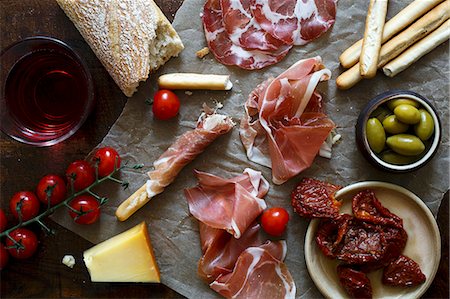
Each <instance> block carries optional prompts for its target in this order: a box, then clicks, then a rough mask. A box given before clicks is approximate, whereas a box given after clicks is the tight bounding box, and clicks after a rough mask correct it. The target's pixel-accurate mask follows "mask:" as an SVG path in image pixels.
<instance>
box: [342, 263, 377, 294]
mask: <svg viewBox="0 0 450 299" xmlns="http://www.w3.org/2000/svg"><path fill="white" fill-rule="evenodd" d="M337 272H338V276H339V281H340V282H341V285H342V286H343V287H344V289H345V290H346V291H347V293H348V294H349V295H350V296H351V297H352V298H372V285H371V284H370V280H369V278H368V277H367V275H366V274H365V273H364V272H361V271H358V270H355V269H352V268H350V267H348V266H343V265H339V266H338V267H337Z"/></svg>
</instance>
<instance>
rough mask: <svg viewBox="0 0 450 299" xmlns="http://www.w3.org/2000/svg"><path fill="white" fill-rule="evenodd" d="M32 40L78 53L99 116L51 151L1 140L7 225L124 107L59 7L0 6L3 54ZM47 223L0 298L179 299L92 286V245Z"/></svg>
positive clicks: (140, 287) (167, 4)
mask: <svg viewBox="0 0 450 299" xmlns="http://www.w3.org/2000/svg"><path fill="white" fill-rule="evenodd" d="M155 1H156V2H157V4H158V5H159V6H160V7H161V8H162V10H163V12H164V13H165V15H166V16H167V17H168V19H169V20H173V17H174V15H175V12H176V11H177V9H178V8H179V6H180V5H181V3H182V2H183V0H155ZM34 35H47V36H53V37H56V38H59V39H62V40H64V41H65V42H67V43H68V44H69V45H70V46H72V47H73V48H74V49H75V50H76V51H77V52H78V53H81V56H83V58H84V59H85V60H86V62H87V64H88V66H89V68H90V71H91V73H92V75H93V77H94V78H95V85H96V87H95V91H96V101H97V103H96V109H95V110H94V112H93V113H92V114H91V116H90V117H89V118H88V120H87V121H86V123H85V124H84V125H83V127H82V128H81V129H80V130H79V131H78V132H77V133H76V134H75V135H74V136H72V137H71V138H69V139H68V140H66V141H64V142H62V143H60V144H57V145H55V146H52V147H45V148H37V147H33V146H29V145H25V144H21V143H18V142H16V141H14V140H12V139H10V138H9V137H8V136H6V135H5V134H3V133H1V136H0V150H1V156H0V157H1V158H0V181H1V189H0V192H1V193H0V194H1V200H0V203H1V207H2V209H4V210H7V213H8V217H9V219H10V220H11V215H10V214H9V209H8V202H9V199H10V198H11V196H12V195H13V194H14V193H15V192H17V191H19V190H34V189H35V186H36V184H37V182H38V181H39V179H40V178H41V177H42V176H44V175H45V174H48V173H56V174H62V173H63V172H64V171H65V168H66V166H67V165H68V164H69V163H70V162H72V161H74V160H77V159H83V158H84V157H85V156H86V154H87V153H89V152H90V150H91V149H92V148H94V147H95V146H96V145H97V144H98V143H99V142H100V141H101V140H102V139H103V137H104V136H105V135H106V134H107V132H108V130H109V129H110V128H111V126H112V124H113V123H114V122H115V120H116V119H117V118H118V116H119V114H120V113H121V111H122V109H123V107H124V105H125V103H126V101H127V98H126V97H125V96H124V95H123V94H122V92H121V91H120V90H119V88H118V87H117V86H116V85H115V84H114V82H113V80H112V79H111V78H110V77H109V75H108V73H107V72H106V70H105V69H104V68H103V67H102V65H101V63H100V62H99V61H98V59H97V58H96V57H95V55H94V54H93V52H92V51H91V49H90V48H89V46H88V45H87V44H86V43H85V42H84V40H83V38H82V37H81V36H80V34H79V33H78V31H77V30H76V28H75V27H74V26H73V24H72V23H71V22H70V20H69V19H68V18H67V17H66V16H65V15H64V12H63V11H62V10H61V9H60V8H59V7H58V6H57V4H56V2H55V1H54V0H20V1H19V0H2V1H0V42H1V49H4V48H5V47H6V46H8V45H9V44H11V43H13V42H15V41H18V40H20V39H23V38H25V37H29V36H34ZM448 210H449V207H448V193H447V194H446V198H444V200H443V204H442V206H441V209H440V211H439V215H438V222H439V227H440V230H441V235H442V241H443V243H442V245H443V246H442V259H441V264H440V268H439V272H438V274H437V275H436V279H435V280H434V282H433V284H432V286H431V287H430V289H429V290H428V292H427V293H426V294H425V296H424V297H426V298H449V276H448V250H449V249H448V227H449V220H448ZM46 223H47V224H48V225H49V226H50V227H51V228H53V229H55V230H56V232H57V233H56V234H55V235H51V236H46V235H44V233H42V232H41V231H40V230H39V229H38V228H37V227H32V229H34V230H35V231H36V232H38V233H39V239H40V245H39V250H38V252H37V254H36V255H35V256H33V257H32V258H30V259H28V260H23V261H17V260H10V263H9V265H8V267H7V268H6V269H4V270H3V271H1V293H0V297H2V298H11V297H15V298H19V297H21V298H25V297H26V298H62V297H77V298H81V297H85V298H86V297H88V298H105V297H107V298H118V297H121V298H125V297H127V298H136V297H150V298H179V297H181V295H179V294H178V293H176V292H175V291H173V290H171V289H169V288H167V287H165V286H163V285H158V284H128V283H91V282H90V278H89V274H88V272H87V269H86V267H85V266H84V264H83V262H82V253H83V251H84V250H85V249H87V248H89V247H91V246H92V244H91V243H90V242H88V241H86V240H84V239H82V238H81V237H79V236H78V235H76V234H74V233H72V232H70V231H68V230H66V229H64V228H63V227H61V226H59V225H57V224H56V223H54V222H52V221H51V220H47V221H46ZM65 254H72V255H74V256H75V258H76V260H77V264H76V265H75V267H74V268H73V269H70V268H68V267H66V266H64V265H63V264H61V259H62V257H63V256H64V255H65ZM193 275H196V274H195V273H193ZM300 291H301V290H300Z"/></svg>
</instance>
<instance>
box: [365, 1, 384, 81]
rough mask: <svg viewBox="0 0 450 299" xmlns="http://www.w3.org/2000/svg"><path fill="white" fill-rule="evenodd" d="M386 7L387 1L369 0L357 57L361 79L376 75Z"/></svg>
mask: <svg viewBox="0 0 450 299" xmlns="http://www.w3.org/2000/svg"><path fill="white" fill-rule="evenodd" d="M387 5H388V0H370V4H369V10H368V12H367V17H366V29H365V31H364V38H363V44H362V47H361V56H360V57H359V72H360V73H361V76H362V77H363V78H373V77H375V74H376V73H377V63H378V56H379V55H380V49H381V38H382V35H383V27H384V23H385V20H386V13H387Z"/></svg>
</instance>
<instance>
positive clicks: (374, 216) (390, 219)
mask: <svg viewBox="0 0 450 299" xmlns="http://www.w3.org/2000/svg"><path fill="white" fill-rule="evenodd" d="M352 211H353V214H354V215H355V217H356V218H358V219H361V220H364V221H367V222H370V223H374V224H383V225H392V226H395V227H399V228H402V227H403V221H402V219H401V218H400V217H398V216H397V215H395V214H393V213H391V212H390V211H389V210H388V209H387V208H385V207H384V206H383V205H382V204H381V203H380V201H379V200H378V199H377V197H376V196H375V193H374V192H373V190H363V191H360V192H358V194H356V195H355V196H354V197H353V199H352Z"/></svg>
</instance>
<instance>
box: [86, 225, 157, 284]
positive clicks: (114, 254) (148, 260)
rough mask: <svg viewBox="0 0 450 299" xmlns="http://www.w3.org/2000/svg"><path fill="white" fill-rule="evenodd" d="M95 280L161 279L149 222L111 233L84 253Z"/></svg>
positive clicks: (135, 280) (140, 280)
mask: <svg viewBox="0 0 450 299" xmlns="http://www.w3.org/2000/svg"><path fill="white" fill-rule="evenodd" d="M83 257H84V263H85V264H86V267H87V268H88V270H89V274H90V275H91V281H93V282H160V281H161V280H160V276H159V269H158V265H157V264H156V260H155V256H154V254H153V248H152V245H151V243H150V237H149V235H148V230H147V224H146V223H145V222H142V223H141V224H138V225H136V226H135V227H133V228H131V229H129V230H127V231H125V232H123V233H121V234H119V235H117V236H114V237H112V238H111V239H108V240H106V241H103V242H102V243H100V244H97V245H96V246H94V247H92V248H90V249H88V250H86V251H85V252H84V253H83Z"/></svg>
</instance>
